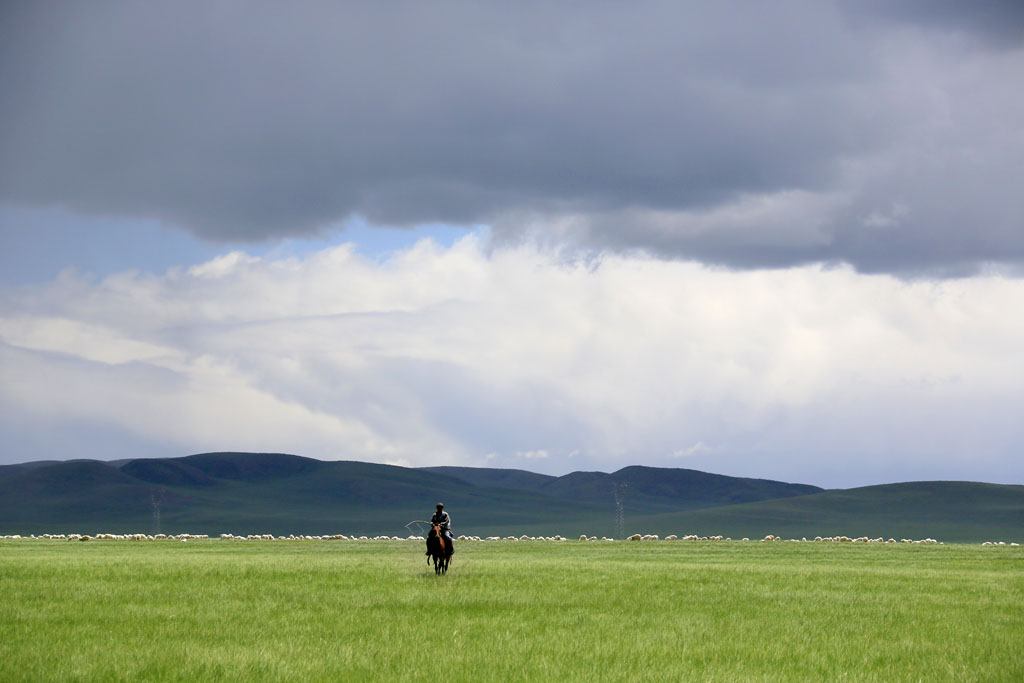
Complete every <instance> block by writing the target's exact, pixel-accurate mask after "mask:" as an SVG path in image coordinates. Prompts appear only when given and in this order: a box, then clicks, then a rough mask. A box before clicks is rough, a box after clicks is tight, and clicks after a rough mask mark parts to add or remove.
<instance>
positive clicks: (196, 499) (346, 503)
mask: <svg viewBox="0 0 1024 683" xmlns="http://www.w3.org/2000/svg"><path fill="white" fill-rule="evenodd" d="M616 493H618V497H619V500H620V501H622V503H623V512H624V518H625V526H624V529H623V530H624V531H625V532H626V533H633V532H642V533H656V534H659V535H663V536H664V535H668V534H677V535H680V536H682V535H685V534H690V533H696V534H699V535H719V534H720V535H723V536H732V537H734V538H741V537H744V536H747V537H751V538H761V537H763V536H764V535H766V534H769V533H771V534H776V535H780V536H784V537H797V538H799V537H802V536H807V537H814V536H817V535H821V536H825V535H847V536H872V537H877V536H884V537H886V538H888V537H896V538H900V537H911V538H925V537H932V538H937V539H939V540H945V541H981V540H1005V541H1018V542H1020V541H1022V540H1024V538H1021V536H1022V535H1024V534H1022V529H1024V486H1001V485H995V484H978V483H970V482H917V483H907V484H890V485H886V486H871V487H865V488H859V489H849V490H845V491H823V490H822V489H819V488H817V487H813V486H807V485H804V484H788V483H784V482H777V481H769V480H762V479H744V478H737V477H726V476H722V475H716V474H709V473H706V472H698V471H695V470H686V469H661V468H651V467H627V468H624V469H622V470H619V471H618V472H614V473H611V474H607V473H604V472H574V473H572V474H568V475H565V476H562V477H552V476H547V475H541V474H535V473H532V472H525V471H522V470H496V469H484V468H464V467H435V468H417V469H414V468H405V467H395V466H390V465H378V464H372V463H363V462H353V461H342V462H324V461H320V460H314V459H311V458H303V457H298V456H294V455H285V454H279V453H206V454H201V455H192V456H187V457H182V458H161V459H139V460H127V461H118V462H116V463H105V462H99V461H94V460H77V461H66V462H36V463H23V464H20V465H10V466H5V467H3V468H0V534H14V533H17V534H30V533H37V534H38V533H47V532H49V533H73V532H77V533H95V532H110V533H128V532H149V533H154V532H157V531H160V532H163V533H179V532H191V533H207V534H220V533H234V534H250V533H273V534H290V533H296V534H298V533H301V534H326V533H344V534H348V535H352V534H355V535H363V534H366V535H378V534H388V535H400V536H405V535H408V534H409V533H410V531H414V530H417V529H416V528H415V527H413V528H412V529H410V528H407V527H406V525H407V524H408V523H409V522H410V521H413V520H423V519H426V518H427V517H428V516H429V515H430V513H431V512H432V511H433V508H434V503H435V502H436V501H437V500H443V501H444V502H445V504H446V506H447V508H448V509H449V510H450V512H451V514H452V516H453V521H454V526H455V531H456V533H461V534H467V535H480V536H488V535H501V536H505V535H521V534H524V533H525V534H529V535H538V534H545V535H552V534H556V533H558V534H562V535H565V536H575V535H577V534H580V533H587V534H590V535H598V536H612V537H615V536H619V535H620V534H619V532H618V529H617V525H616V502H615V495H616Z"/></svg>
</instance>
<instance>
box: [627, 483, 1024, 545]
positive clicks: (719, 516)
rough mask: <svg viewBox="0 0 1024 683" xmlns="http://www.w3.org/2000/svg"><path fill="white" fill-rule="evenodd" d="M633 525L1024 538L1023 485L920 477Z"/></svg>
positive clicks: (787, 533) (751, 533) (695, 530)
mask: <svg viewBox="0 0 1024 683" xmlns="http://www.w3.org/2000/svg"><path fill="white" fill-rule="evenodd" d="M629 522H632V524H627V526H628V527H629V528H633V527H634V526H635V528H636V529H637V530H640V529H643V530H645V531H646V530H650V531H646V532H647V533H660V534H668V533H674V534H677V535H683V534H698V535H713V534H721V535H724V536H732V537H733V538H742V537H744V536H747V537H750V538H764V536H765V535H767V534H774V535H776V536H782V537H784V538H802V537H807V538H814V537H815V536H838V535H845V536H849V537H851V538H855V537H859V536H868V537H871V538H876V537H878V536H882V537H883V538H887V539H888V538H895V539H896V540H899V539H901V538H912V539H922V538H935V539H938V540H942V541H948V542H977V541H985V540H993V541H1006V542H1008V543H1009V542H1017V543H1021V542H1024V486H1011V485H1000V484H982V483H974V482H964V481H922V482H908V483H902V484H885V485H881V486H866V487H862V488H854V489H845V490H840V491H825V492H822V493H817V494H813V495H809V496H801V497H799V498H788V499H785V500H770V501H762V502H758V503H747V504H742V505H731V506H728V507H720V508H714V509H710V510H694V511H687V512H681V513H670V514H664V515H654V516H644V517H637V518H635V519H633V520H629Z"/></svg>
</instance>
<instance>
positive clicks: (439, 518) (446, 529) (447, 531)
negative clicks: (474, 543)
mask: <svg viewBox="0 0 1024 683" xmlns="http://www.w3.org/2000/svg"><path fill="white" fill-rule="evenodd" d="M430 523H431V524H436V525H437V526H439V527H441V533H442V534H444V541H445V543H447V544H448V548H449V553H454V552H455V544H454V543H453V542H452V541H453V540H454V539H452V518H451V515H449V514H448V513H447V512H445V511H444V503H438V504H437V512H435V513H434V516H433V517H431V518H430Z"/></svg>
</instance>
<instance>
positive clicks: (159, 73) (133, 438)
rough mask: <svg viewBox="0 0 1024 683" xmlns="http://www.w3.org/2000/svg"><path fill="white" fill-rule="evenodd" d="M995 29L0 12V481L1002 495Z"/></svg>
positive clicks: (1016, 254) (1008, 73)
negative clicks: (294, 458) (752, 481)
mask: <svg viewBox="0 0 1024 683" xmlns="http://www.w3.org/2000/svg"><path fill="white" fill-rule="evenodd" d="M1022 82H1024V6H1022V5H1021V4H1020V3H1019V2H1015V1H1007V2H986V1H984V0H979V1H977V2H970V3H965V2H959V1H953V0H948V1H947V0H935V1H927V2H926V1H925V0H904V1H899V0H895V1H893V2H889V1H885V2H883V1H881V0H879V1H878V2H875V1H873V0H865V1H860V2H855V1H853V0H851V1H849V2H826V1H822V0H815V1H814V2H810V1H807V2H784V3H760V2H736V3H711V4H709V3H698V2H693V3H680V2H665V3H660V2H650V3H647V2H641V3H617V2H616V3H613V2H608V3H600V2H596V3H580V2H562V3H551V2H543V3H541V2H536V3H535V2H529V1H525V2H516V3H482V2H465V3H463V2H440V3H422V2H412V1H410V2H394V3H358V4H357V3H335V2H330V3H323V4H318V3H315V2H307V3H302V4H301V5H300V6H298V7H296V6H293V5H289V4H287V3H285V4H282V3H276V2H267V3H260V2H244V3H242V2H237V3H236V2H220V3H210V2H196V3H188V2H181V3H159V4H158V3H134V2H123V3H114V2H112V3H88V4H87V5H86V4H81V5H79V4H68V3H57V2H52V3H51V2H31V3H29V2H26V3H4V4H3V6H2V9H0V463H10V462H22V461H27V460H37V459H50V458H55V459H66V458H72V457H93V458H102V459H113V458H125V457H159V456H178V455H186V454H189V453H195V452H203V451H212V450H253V451H281V452H288V453H296V454H301V455H307V456H311V457H316V458H321V459H357V460H367V461H375V462H390V463H398V464H406V465H432V464H465V465H474V466H490V467H516V468H522V469H529V470H534V471H539V472H547V473H551V474H562V473H566V472H569V471H572V470H580V469H597V470H603V471H613V470H615V469H618V468H620V467H622V466H625V465H629V464H646V465H655V466H670V467H691V468H695V469H702V470H707V471H712V472H721V473H726V474H735V475H742V476H757V477H766V478H774V479H784V480H789V481H800V482H806V483H812V484H818V485H822V486H830V487H846V486H856V485H863V484H873V483H883V482H890V481H906V480H921V479H969V480H978V481H993V482H1003V483H1024V268H1022V265H1024V191H1022V187H1024V89H1022V88H1021V87H1020V84H1021V83H1022Z"/></svg>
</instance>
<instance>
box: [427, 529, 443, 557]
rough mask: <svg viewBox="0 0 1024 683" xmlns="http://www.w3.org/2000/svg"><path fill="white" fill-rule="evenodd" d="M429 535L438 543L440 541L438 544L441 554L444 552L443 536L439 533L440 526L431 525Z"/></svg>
mask: <svg viewBox="0 0 1024 683" xmlns="http://www.w3.org/2000/svg"><path fill="white" fill-rule="evenodd" d="M430 535H431V536H432V537H434V538H436V539H437V540H438V541H440V543H441V552H444V551H445V548H444V535H443V534H442V533H441V525H440V524H432V525H431V529H430Z"/></svg>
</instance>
